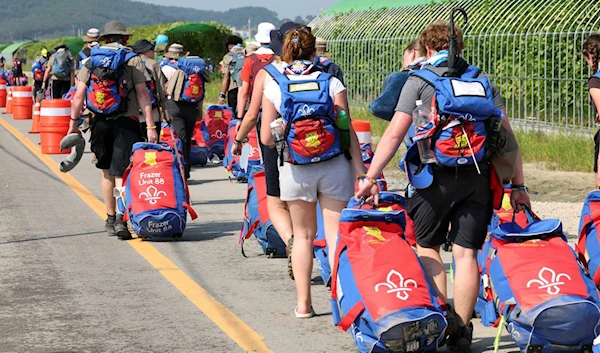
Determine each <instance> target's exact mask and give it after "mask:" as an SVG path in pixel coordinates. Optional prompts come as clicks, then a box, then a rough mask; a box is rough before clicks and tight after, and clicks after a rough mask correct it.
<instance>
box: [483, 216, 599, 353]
mask: <svg viewBox="0 0 600 353" xmlns="http://www.w3.org/2000/svg"><path fill="white" fill-rule="evenodd" d="M529 221H530V222H531V223H530V224H529V225H528V226H527V227H525V228H521V227H520V226H519V225H518V224H517V223H513V222H508V223H504V224H500V225H499V226H498V227H496V228H495V229H494V230H493V231H492V233H491V236H490V237H489V239H488V240H487V241H486V243H485V244H484V246H483V249H482V251H481V253H480V255H479V259H478V262H479V265H480V267H481V268H482V281H481V285H482V292H483V296H484V299H485V301H482V300H479V301H478V307H477V309H478V312H480V314H481V319H482V320H481V321H482V323H483V324H484V325H485V326H497V327H498V328H499V330H501V329H502V328H503V327H506V329H507V331H508V333H509V334H510V335H511V337H512V339H513V340H514V342H515V343H516V344H517V346H518V347H519V349H520V350H521V351H522V352H537V353H559V352H568V353H579V352H589V351H590V350H591V348H592V342H593V341H594V339H595V338H596V337H597V336H598V334H600V298H599V297H598V289H597V288H596V285H595V284H594V281H593V280H592V279H591V278H590V277H589V275H588V273H587V272H586V271H585V269H584V268H583V266H582V264H581V263H580V262H579V261H578V260H577V256H576V254H575V252H574V251H573V250H572V249H571V247H570V245H569V244H568V243H567V238H566V237H565V235H564V234H563V232H562V224H561V222H560V220H557V219H549V220H541V221H540V220H535V219H534V218H533V216H532V215H530V217H529ZM480 296H481V295H480ZM482 304H484V305H483V306H482Z"/></svg>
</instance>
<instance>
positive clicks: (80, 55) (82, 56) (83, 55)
mask: <svg viewBox="0 0 600 353" xmlns="http://www.w3.org/2000/svg"><path fill="white" fill-rule="evenodd" d="M79 57H80V58H81V59H82V60H85V59H87V58H88V56H87V55H85V53H84V52H83V50H82V51H80V52H79Z"/></svg>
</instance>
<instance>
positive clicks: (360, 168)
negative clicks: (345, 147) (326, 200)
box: [333, 90, 367, 174]
mask: <svg viewBox="0 0 600 353" xmlns="http://www.w3.org/2000/svg"><path fill="white" fill-rule="evenodd" d="M333 104H334V106H335V111H336V112H337V113H338V114H339V112H340V111H341V110H344V111H346V114H347V115H348V119H350V110H349V109H348V95H347V91H345V90H344V91H342V92H340V93H338V94H336V95H335V99H334V101H333ZM348 124H349V127H350V156H352V166H353V167H354V170H355V171H356V174H365V173H366V172H367V168H366V167H365V164H364V163H363V160H362V152H361V151H360V142H359V141H358V137H357V136H356V132H355V131H354V128H353V127H352V121H351V120H350V121H349V122H348Z"/></svg>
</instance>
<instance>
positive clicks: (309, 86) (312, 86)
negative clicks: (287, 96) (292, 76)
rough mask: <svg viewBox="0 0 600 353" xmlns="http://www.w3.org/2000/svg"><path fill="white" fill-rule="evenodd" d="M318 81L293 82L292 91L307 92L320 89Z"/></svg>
mask: <svg viewBox="0 0 600 353" xmlns="http://www.w3.org/2000/svg"><path fill="white" fill-rule="evenodd" d="M319 89H320V88H319V83H318V82H307V83H292V84H290V92H292V93H294V92H306V91H318V90H319Z"/></svg>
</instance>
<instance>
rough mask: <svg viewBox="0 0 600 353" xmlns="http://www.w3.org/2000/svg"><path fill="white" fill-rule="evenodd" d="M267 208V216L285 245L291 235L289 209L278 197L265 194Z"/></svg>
mask: <svg viewBox="0 0 600 353" xmlns="http://www.w3.org/2000/svg"><path fill="white" fill-rule="evenodd" d="M267 209H268V210H269V217H270V218H271V222H273V226H275V229H276V230H277V233H279V236H280V237H281V240H283V242H284V243H285V244H286V245H287V244H288V242H289V241H290V238H291V237H292V234H294V233H293V228H292V218H291V217H290V211H289V210H288V206H287V203H286V202H285V201H281V200H280V199H279V197H275V196H267Z"/></svg>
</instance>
